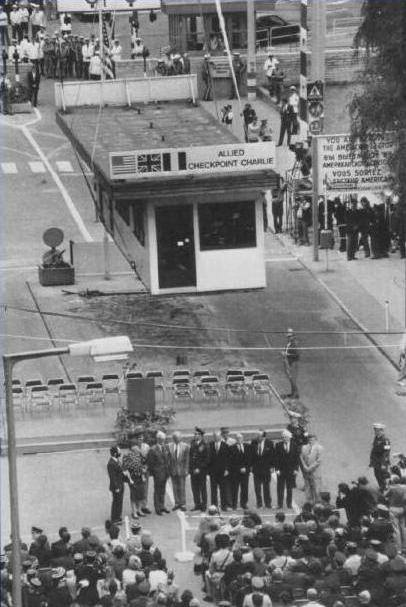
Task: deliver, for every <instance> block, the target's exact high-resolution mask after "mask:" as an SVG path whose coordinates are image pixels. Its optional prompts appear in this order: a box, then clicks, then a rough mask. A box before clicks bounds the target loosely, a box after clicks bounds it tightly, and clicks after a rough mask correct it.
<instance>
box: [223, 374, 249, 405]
mask: <svg viewBox="0 0 406 607" xmlns="http://www.w3.org/2000/svg"><path fill="white" fill-rule="evenodd" d="M225 391H226V398H227V397H232V398H234V397H238V398H243V399H244V398H245V396H246V394H247V387H246V385H245V377H244V375H242V374H240V375H234V374H232V375H228V376H227V381H226V384H225Z"/></svg>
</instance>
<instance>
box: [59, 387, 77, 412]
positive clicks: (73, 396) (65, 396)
mask: <svg viewBox="0 0 406 607" xmlns="http://www.w3.org/2000/svg"><path fill="white" fill-rule="evenodd" d="M58 397H59V410H60V411H62V409H64V408H67V407H69V406H70V405H73V406H74V407H77V406H78V404H79V398H78V389H77V387H76V384H61V385H60V386H59V389H58Z"/></svg>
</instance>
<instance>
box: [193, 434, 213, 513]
mask: <svg viewBox="0 0 406 607" xmlns="http://www.w3.org/2000/svg"><path fill="white" fill-rule="evenodd" d="M203 436H204V431H203V430H202V429H201V428H198V427H196V428H195V434H194V438H193V440H192V442H191V444H190V451H189V473H190V483H191V485H192V493H193V500H194V508H192V510H201V511H202V512H205V511H206V508H207V468H208V465H209V450H208V447H207V444H206V443H205V441H204V439H203Z"/></svg>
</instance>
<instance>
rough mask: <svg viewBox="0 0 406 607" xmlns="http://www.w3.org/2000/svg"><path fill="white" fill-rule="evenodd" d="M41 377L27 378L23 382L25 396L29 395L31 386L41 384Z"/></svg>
mask: <svg viewBox="0 0 406 607" xmlns="http://www.w3.org/2000/svg"><path fill="white" fill-rule="evenodd" d="M42 385H43V383H42V379H39V378H36V379H27V381H26V382H25V394H26V396H29V395H30V392H31V388H33V387H34V386H42Z"/></svg>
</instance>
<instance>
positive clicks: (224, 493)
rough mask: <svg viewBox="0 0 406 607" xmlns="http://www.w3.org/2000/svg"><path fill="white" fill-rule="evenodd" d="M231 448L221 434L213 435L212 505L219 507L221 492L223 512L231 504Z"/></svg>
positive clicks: (211, 457)
mask: <svg viewBox="0 0 406 607" xmlns="http://www.w3.org/2000/svg"><path fill="white" fill-rule="evenodd" d="M229 451H230V447H229V446H228V445H227V443H226V442H225V440H224V439H223V438H222V436H221V432H218V431H216V432H214V433H213V440H212V441H211V442H210V444H209V474H210V490H211V503H212V505H214V506H217V505H218V491H219V492H220V504H221V509H222V510H225V511H226V510H228V509H229V508H228V504H229V503H230V499H229V497H230V496H229V495H228V476H229V474H230V471H229Z"/></svg>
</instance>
